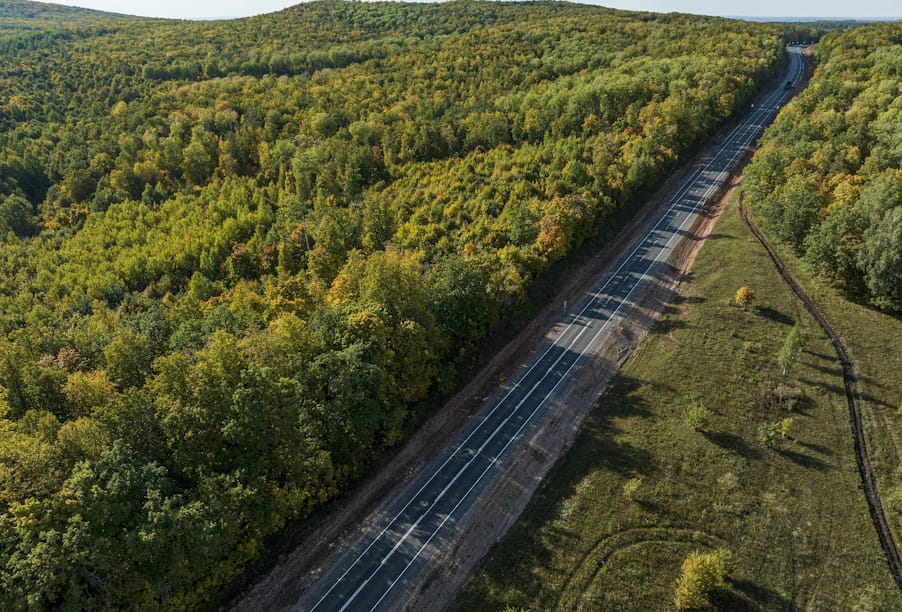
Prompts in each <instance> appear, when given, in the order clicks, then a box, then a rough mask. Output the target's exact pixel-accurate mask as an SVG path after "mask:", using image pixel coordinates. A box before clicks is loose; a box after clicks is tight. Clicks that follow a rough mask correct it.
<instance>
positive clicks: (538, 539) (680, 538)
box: [457, 206, 902, 610]
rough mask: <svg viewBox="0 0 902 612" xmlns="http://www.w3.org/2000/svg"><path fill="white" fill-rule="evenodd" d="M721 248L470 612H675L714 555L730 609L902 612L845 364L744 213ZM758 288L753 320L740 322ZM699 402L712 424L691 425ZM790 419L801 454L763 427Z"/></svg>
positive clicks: (704, 264)
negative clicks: (693, 569)
mask: <svg viewBox="0 0 902 612" xmlns="http://www.w3.org/2000/svg"><path fill="white" fill-rule="evenodd" d="M716 232H717V233H716V234H715V235H714V236H712V238H711V239H710V240H709V241H708V242H707V243H706V245H705V247H704V249H702V251H701V253H700V254H699V257H698V259H697V260H696V262H695V266H694V270H693V274H692V275H691V278H690V279H689V280H688V281H687V282H686V283H684V284H683V286H682V287H681V294H680V296H679V299H678V300H677V303H676V304H675V305H674V306H673V307H672V308H671V309H670V311H669V312H667V313H666V314H665V316H664V317H663V318H662V320H661V321H660V322H659V324H658V325H657V326H656V327H655V329H654V330H653V331H652V333H651V334H650V335H649V337H648V338H647V339H646V341H645V342H644V343H643V344H642V345H641V346H640V347H639V349H638V350H637V351H636V353H635V354H634V355H633V357H632V358H631V359H630V360H629V362H628V363H627V364H626V366H625V367H624V369H623V371H622V373H621V374H620V375H619V376H618V377H617V378H616V379H615V380H614V381H613V382H612V384H611V385H610V386H609V388H608V390H607V391H606V392H605V393H604V395H603V396H602V397H601V398H600V399H599V402H598V405H597V406H596V409H595V410H594V411H593V414H592V416H591V417H590V418H589V420H588V421H587V423H586V425H585V427H584V428H583V431H582V433H581V434H580V436H579V438H578V440H577V442H576V443H575V445H574V447H573V448H572V449H571V451H570V452H569V453H568V454H567V455H566V456H565V457H564V458H562V459H561V461H560V462H559V463H558V465H557V466H555V468H554V469H553V470H552V472H551V473H550V474H549V476H548V477H547V478H546V481H545V483H544V484H543V486H542V487H540V489H539V491H538V493H537V494H536V496H535V497H534V499H533V500H532V501H531V502H530V505H529V506H528V508H527V510H526V511H525V512H524V515H523V516H522V517H521V519H520V520H519V522H518V523H517V524H516V525H515V526H514V528H513V529H512V530H511V532H510V533H509V534H508V536H507V537H506V538H505V539H504V540H502V541H501V542H500V543H499V545H498V546H496V547H495V549H494V550H493V551H492V553H491V554H490V556H489V558H488V559H487V560H486V561H485V562H484V563H483V565H482V566H481V567H480V568H479V569H478V570H477V572H476V573H475V574H474V577H473V578H471V579H470V581H469V582H468V583H467V585H466V587H465V588H464V590H463V592H462V593H461V595H460V597H459V599H458V602H457V607H458V608H460V609H465V610H478V609H493V610H494V609H499V608H504V607H506V606H512V607H523V608H530V609H542V610H550V609H562V610H573V609H586V610H594V609H609V610H619V609H630V610H636V609H644V610H661V609H667V608H672V607H673V595H674V584H675V581H676V578H677V576H678V574H679V570H680V565H681V563H682V561H683V559H684V558H685V557H686V555H688V553H689V552H691V551H693V550H705V551H710V550H714V549H716V548H726V549H728V550H730V551H731V552H732V553H733V556H734V559H735V561H736V566H735V569H734V570H733V572H732V574H731V582H730V587H729V589H727V590H725V591H722V592H720V593H718V594H717V598H716V603H717V605H718V606H719V607H722V608H725V609H759V608H765V609H793V608H811V609H853V608H859V609H874V610H886V609H899V608H900V607H902V598H900V596H899V593H898V591H897V589H896V587H895V584H894V583H893V581H892V579H891V577H890V575H889V572H888V571H887V569H886V565H885V562H884V560H883V556H882V552H881V550H880V547H879V544H878V542H877V537H876V534H875V531H874V529H873V526H872V525H871V522H870V518H869V516H868V512H867V507H866V505H865V502H864V498H863V496H862V494H861V492H860V490H859V487H858V484H859V481H858V474H857V472H856V467H855V458H854V454H853V449H852V439H851V433H850V430H849V423H848V412H847V409H846V404H845V398H844V395H843V391H842V377H841V372H840V369H839V366H838V364H837V362H836V359H835V355H834V353H833V351H832V347H831V346H830V345H829V343H828V341H827V340H826V338H824V337H823V336H822V335H821V334H820V331H819V329H818V328H817V326H816V324H815V323H814V321H813V320H812V319H810V318H809V317H808V315H807V313H805V311H804V310H803V308H802V307H801V305H800V304H798V303H797V302H796V301H795V299H794V298H793V296H792V294H791V293H790V292H789V290H788V289H786V287H785V285H784V284H783V283H782V281H781V279H780V278H779V276H778V275H777V273H776V271H774V269H773V267H772V266H771V264H770V261H769V259H768V258H767V255H766V253H765V252H764V250H763V249H761V248H760V246H759V245H758V244H757V242H755V240H754V238H753V237H752V236H751V235H750V234H749V232H748V231H747V230H746V228H745V226H744V225H743V224H742V221H741V220H740V219H739V217H738V215H737V213H736V210H735V206H730V207H729V208H728V210H727V211H726V212H725V213H724V215H723V218H722V219H721V220H720V222H719V223H718V226H717V230H716ZM743 285H747V286H749V287H751V288H752V289H754V291H755V293H756V298H755V301H754V303H753V310H752V311H748V312H743V311H741V310H739V309H738V308H736V307H734V306H730V305H728V302H729V300H730V299H731V298H732V297H733V295H734V294H735V292H736V290H737V289H738V288H739V287H740V286H743ZM796 324H797V325H799V326H800V327H801V328H802V329H803V330H804V332H805V334H806V335H807V337H808V342H807V344H806V345H805V348H804V350H803V351H802V352H801V354H800V355H799V357H798V359H797V360H796V362H795V363H794V364H793V366H792V368H791V369H790V371H789V373H788V375H787V376H786V377H785V378H784V377H783V376H781V373H780V367H779V366H778V364H777V357H776V356H777V353H778V352H779V350H780V348H781V347H782V346H783V343H784V340H785V338H786V336H787V334H788V333H789V331H790V329H791V328H792V326H793V325H796ZM856 352H857V351H856ZM855 357H857V355H856V354H853V358H855ZM856 365H857V362H856ZM781 384H782V385H783V388H782V389H781V390H779V391H778V388H779V385H781ZM781 396H782V399H781ZM793 397H795V398H796V400H795V402H792V401H788V400H789V399H791V398H793ZM693 403H695V404H696V405H698V404H699V403H701V404H703V405H704V408H705V409H706V410H705V411H701V413H699V410H698V409H697V408H696V409H695V410H693V417H692V418H687V414H686V413H687V410H688V409H689V408H690V406H692V405H693ZM790 404H794V405H793V406H792V409H791V410H790V409H789V405H790ZM699 417H700V420H699ZM785 418H792V419H793V423H792V428H791V431H790V437H789V438H786V439H779V435H778V436H777V437H778V441H777V443H776V444H777V446H776V447H775V448H769V447H766V446H765V445H763V444H762V443H761V442H760V441H759V429H760V428H761V426H762V425H764V424H767V423H777V422H780V421H782V420H783V419H785ZM689 422H692V423H693V424H694V425H696V427H698V429H693V427H692V426H690V424H689ZM700 423H701V426H699V424H700ZM635 479H641V481H640V482H639V484H638V486H637V485H636V480H635ZM627 483H630V484H627ZM625 487H626V488H625Z"/></svg>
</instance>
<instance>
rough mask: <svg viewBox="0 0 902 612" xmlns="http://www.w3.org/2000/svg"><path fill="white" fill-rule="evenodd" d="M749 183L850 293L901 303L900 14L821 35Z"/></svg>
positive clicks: (894, 306) (804, 250)
mask: <svg viewBox="0 0 902 612" xmlns="http://www.w3.org/2000/svg"><path fill="white" fill-rule="evenodd" d="M817 58H818V69H817V71H816V72H815V74H814V77H813V78H812V80H811V84H810V86H809V87H808V88H807V89H806V90H805V91H804V92H802V94H800V95H799V96H798V98H796V99H795V100H794V101H793V102H792V103H791V104H790V105H788V106H787V107H786V109H784V111H783V112H782V113H781V114H780V116H779V117H778V119H777V121H776V122H775V123H774V124H773V126H772V127H771V128H770V129H769V130H768V131H767V132H766V133H765V136H764V139H763V143H764V145H763V147H762V148H761V150H760V151H759V152H758V154H757V155H756V156H755V159H754V161H753V162H752V164H751V165H750V167H749V169H748V171H747V174H746V179H745V181H744V183H743V185H744V187H745V189H746V191H747V193H748V195H749V196H750V197H749V202H750V204H751V205H752V207H753V208H754V209H755V211H756V212H757V213H758V214H759V215H760V216H761V217H762V219H763V220H764V224H765V228H766V229H767V230H768V231H769V232H771V233H772V234H773V235H775V236H778V237H779V238H781V239H782V240H784V241H785V242H787V243H788V244H790V245H792V247H793V248H794V249H796V251H797V252H798V253H799V254H801V255H803V256H804V261H805V262H806V263H807V264H808V265H809V266H811V268H812V269H813V270H815V271H816V272H818V273H820V274H822V275H823V276H825V277H827V278H829V279H832V280H833V281H835V282H836V284H837V286H839V287H840V288H842V290H844V291H845V292H846V293H847V294H848V295H849V296H851V297H853V298H856V299H860V300H865V301H868V302H870V303H871V304H873V305H875V306H877V307H879V308H882V309H885V310H889V311H897V312H898V311H900V310H902V24H898V23H894V24H884V25H875V26H871V27H867V28H859V29H855V30H850V31H848V32H842V33H838V32H837V33H831V34H829V35H827V36H825V37H824V39H823V40H822V41H821V43H820V44H819V45H818V49H817Z"/></svg>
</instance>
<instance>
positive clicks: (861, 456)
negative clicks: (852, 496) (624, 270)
mask: <svg viewBox="0 0 902 612" xmlns="http://www.w3.org/2000/svg"><path fill="white" fill-rule="evenodd" d="M739 213H740V215H741V216H742V220H743V221H745V224H746V225H747V226H748V228H749V230H751V232H752V234H754V236H755V238H757V239H758V242H760V243H761V246H763V247H764V249H765V250H766V251H767V254H768V255H769V256H770V258H771V261H773V262H774V266H775V267H776V268H777V272H779V273H780V276H782V277H783V280H784V281H786V284H787V285H788V286H789V288H790V289H791V290H792V292H793V293H794V294H795V295H796V297H797V298H799V300H800V301H801V302H802V304H803V305H804V306H805V309H806V310H807V311H808V312H809V313H810V314H811V316H812V317H814V319H815V321H817V323H818V325H820V327H821V329H822V330H823V332H824V333H825V334H826V335H827V338H829V340H830V343H831V344H832V345H833V348H834V350H835V351H836V356H837V357H838V358H839V363H840V365H841V366H842V377H843V383H844V385H845V391H846V402H847V403H848V405H849V420H850V421H851V424H852V437H853V439H854V442H855V461H856V462H857V463H858V474H859V476H860V477H861V485H862V490H863V491H864V498H865V500H866V501H867V504H868V510H869V511H870V514H871V521H872V522H873V523H874V528H875V529H876V530H877V537H878V539H879V540H880V547H881V548H882V549H883V552H884V554H885V556H886V563H887V565H888V566H889V571H890V573H891V574H892V575H893V579H894V580H895V581H896V585H897V586H898V587H899V590H900V591H902V556H900V555H899V547H898V545H897V544H896V539H895V536H894V535H893V531H892V528H891V527H890V524H889V521H888V520H887V518H886V512H884V510H883V502H882V501H881V500H880V494H879V492H878V491H877V482H876V480H875V478H874V470H873V469H872V467H871V460H870V457H869V456H868V448H867V440H866V439H865V433H864V422H863V421H862V418H861V410H860V409H859V406H858V398H857V394H856V391H855V372H854V368H853V366H852V360H851V359H849V353H848V351H846V347H845V345H843V343H842V340H840V338H839V336H838V335H837V334H836V332H835V331H833V328H832V327H830V324H829V323H827V319H826V318H825V317H824V315H823V313H822V312H821V310H820V308H819V307H818V306H817V304H815V302H814V300H812V299H811V297H809V295H808V294H807V293H806V292H805V290H804V289H802V287H801V286H800V285H799V284H798V282H796V280H795V278H794V277H793V276H792V274H791V273H790V272H789V270H788V269H787V268H786V266H785V265H784V264H783V260H781V259H780V256H779V255H777V252H776V251H775V250H774V248H773V246H772V245H771V243H770V242H769V241H768V240H767V238H765V237H764V234H762V233H761V230H760V229H758V226H757V225H756V224H755V222H754V221H753V220H752V218H751V216H750V215H749V211H748V208H747V207H746V206H745V204H744V203H743V202H742V196H741V195H740V199H739Z"/></svg>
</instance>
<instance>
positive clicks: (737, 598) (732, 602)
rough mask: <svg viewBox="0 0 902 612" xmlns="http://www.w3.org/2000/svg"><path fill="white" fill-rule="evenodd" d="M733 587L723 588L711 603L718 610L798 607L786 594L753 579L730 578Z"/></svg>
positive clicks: (790, 609) (789, 608)
mask: <svg viewBox="0 0 902 612" xmlns="http://www.w3.org/2000/svg"><path fill="white" fill-rule="evenodd" d="M730 585H731V586H732V587H733V588H732V589H729V590H726V589H721V590H719V591H717V593H716V594H715V595H714V597H712V601H711V603H713V604H714V606H715V608H716V609H718V610H786V611H794V610H797V609H798V608H797V607H796V605H795V604H794V603H793V602H792V600H791V599H788V598H787V597H786V596H784V595H781V594H780V593H778V592H777V591H775V590H773V589H769V588H767V587H763V586H760V585H758V584H755V583H754V582H752V581H751V580H730Z"/></svg>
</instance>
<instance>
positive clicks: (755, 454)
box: [701, 431, 764, 459]
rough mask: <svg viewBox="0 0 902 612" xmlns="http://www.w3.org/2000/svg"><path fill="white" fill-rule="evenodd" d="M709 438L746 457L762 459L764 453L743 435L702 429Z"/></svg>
mask: <svg viewBox="0 0 902 612" xmlns="http://www.w3.org/2000/svg"><path fill="white" fill-rule="evenodd" d="M701 434H702V435H703V436H705V438H707V440H708V441H709V442H711V443H713V444H716V445H717V446H719V447H721V448H724V449H726V450H729V451H732V452H734V453H736V454H737V455H739V456H740V457H745V458H746V459H761V458H763V457H764V453H762V452H761V450H760V449H757V448H755V447H754V446H752V445H750V444H749V443H748V442H746V441H745V440H744V439H743V438H742V437H741V436H737V435H736V434H731V433H726V432H722V431H702V432H701Z"/></svg>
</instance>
